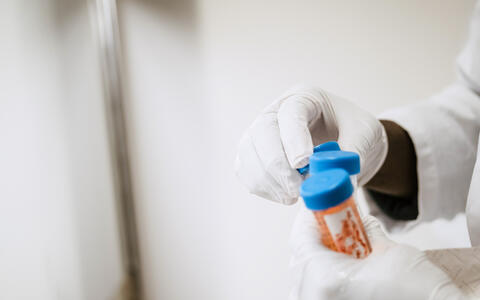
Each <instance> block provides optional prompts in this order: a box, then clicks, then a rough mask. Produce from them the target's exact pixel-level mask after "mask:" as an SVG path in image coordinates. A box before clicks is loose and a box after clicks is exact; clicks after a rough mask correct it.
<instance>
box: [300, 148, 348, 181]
mask: <svg viewBox="0 0 480 300" xmlns="http://www.w3.org/2000/svg"><path fill="white" fill-rule="evenodd" d="M322 151H340V146H339V145H338V143H337V142H335V141H330V142H326V143H323V144H320V145H317V146H315V147H314V148H313V153H316V152H322ZM309 169H310V165H306V166H305V167H302V168H298V169H297V171H298V173H300V175H305V174H307V173H308V171H309Z"/></svg>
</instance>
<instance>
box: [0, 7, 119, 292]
mask: <svg viewBox="0 0 480 300" xmlns="http://www.w3.org/2000/svg"><path fill="white" fill-rule="evenodd" d="M100 75H101V74H100V68H99V66H98V59H97V48H96V45H95V43H94V39H93V37H92V31H91V27H90V18H89V14H88V9H87V2H85V1H76V0H67V1H65V0H58V1H57V0H46V1H23V0H22V1H0V299H7V300H10V299H41V300H47V299H48V300H51V299H78V300H84V299H114V297H115V295H116V293H117V292H118V290H119V289H120V286H121V284H122V280H123V274H122V273H123V271H122V264H121V252H120V242H119V234H118V224H117V218H116V207H115V202H114V197H113V188H112V179H111V171H110V159H109V156H108V149H107V144H108V140H107V135H106V127H105V119H104V111H103V100H102V97H103V92H102V82H101V76H100Z"/></svg>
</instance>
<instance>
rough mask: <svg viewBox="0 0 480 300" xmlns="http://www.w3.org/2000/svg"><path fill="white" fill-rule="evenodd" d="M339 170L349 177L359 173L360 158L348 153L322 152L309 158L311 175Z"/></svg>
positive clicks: (353, 153)
mask: <svg viewBox="0 0 480 300" xmlns="http://www.w3.org/2000/svg"><path fill="white" fill-rule="evenodd" d="M333 168H340V169H344V170H345V171H347V173H348V174H350V175H355V174H358V173H360V156H359V155H358V154H357V153H355V152H349V151H322V152H317V153H314V154H313V155H312V156H310V169H309V172H310V173H311V174H315V173H318V172H322V171H325V170H328V169H333Z"/></svg>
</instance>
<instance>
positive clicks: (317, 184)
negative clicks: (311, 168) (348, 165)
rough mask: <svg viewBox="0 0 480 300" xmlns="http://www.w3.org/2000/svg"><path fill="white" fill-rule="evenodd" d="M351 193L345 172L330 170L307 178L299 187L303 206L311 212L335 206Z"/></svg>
mask: <svg viewBox="0 0 480 300" xmlns="http://www.w3.org/2000/svg"><path fill="white" fill-rule="evenodd" d="M352 193H353V186H352V183H351V182H350V177H349V175H348V173H347V172H346V171H345V170H342V169H331V170H327V171H323V172H319V173H316V174H315V175H313V176H311V177H310V178H307V179H306V180H305V181H304V182H303V183H302V186H301V187H300V195H301V196H302V198H303V201H305V206H307V208H308V209H311V210H324V209H327V208H330V207H334V206H337V205H338V204H340V203H342V202H343V201H345V200H346V199H348V198H349V197H350V196H351V195H352Z"/></svg>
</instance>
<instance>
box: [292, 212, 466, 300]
mask: <svg viewBox="0 0 480 300" xmlns="http://www.w3.org/2000/svg"><path fill="white" fill-rule="evenodd" d="M363 222H364V225H365V230H366V232H367V235H368V237H369V239H370V243H371V245H372V250H373V251H372V253H371V254H370V255H369V256H368V257H367V258H364V259H356V258H353V257H350V256H348V255H346V254H342V253H337V252H334V251H332V250H330V249H328V248H326V247H325V246H323V244H321V243H320V240H319V234H318V230H317V223H316V221H315V218H314V217H313V214H312V212H311V211H308V210H307V209H306V208H305V207H302V208H301V211H300V213H299V215H298V216H297V219H296V221H295V224H294V226H293V230H292V235H291V246H292V250H293V256H292V261H291V266H292V268H293V271H294V275H295V279H294V280H295V284H294V288H293V290H292V293H291V297H290V298H291V299H292V300H323V299H328V300H340V299H342V300H343V299H358V300H362V299H370V300H376V299H378V300H384V299H390V300H396V299H399V300H400V299H402V300H404V299H409V300H415V299H418V300H426V299H429V300H433V299H466V296H465V295H464V294H463V293H462V292H461V291H460V290H459V288H458V287H457V286H456V285H455V284H454V283H453V282H452V281H451V279H450V277H448V276H447V274H446V273H444V272H443V271H442V270H441V269H439V268H438V267H437V266H436V265H434V264H433V263H432V262H430V261H429V260H428V258H427V256H426V254H425V253H424V252H422V251H419V250H417V249H415V248H413V247H410V246H407V245H402V244H397V243H395V242H393V241H391V240H390V239H388V238H387V237H386V236H385V234H384V232H383V230H382V229H381V227H380V224H379V222H378V220H377V219H375V218H374V217H372V216H367V217H365V218H364V220H363Z"/></svg>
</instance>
